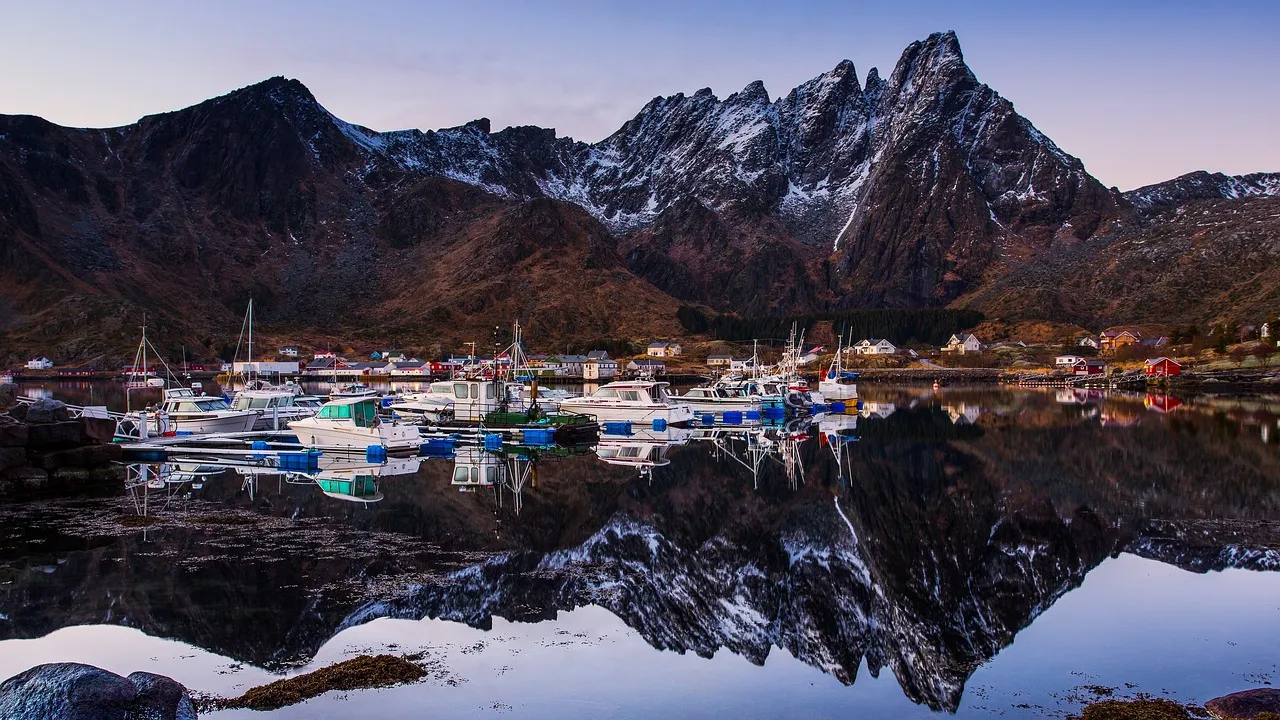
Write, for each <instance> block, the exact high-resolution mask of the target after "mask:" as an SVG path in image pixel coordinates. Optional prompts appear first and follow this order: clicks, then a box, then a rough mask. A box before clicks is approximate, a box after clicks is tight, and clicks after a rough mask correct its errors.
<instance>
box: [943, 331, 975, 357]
mask: <svg viewBox="0 0 1280 720" xmlns="http://www.w3.org/2000/svg"><path fill="white" fill-rule="evenodd" d="M942 352H953V353H959V354H961V355H963V354H965V353H971V352H982V341H981V340H979V339H978V338H977V336H975V335H974V334H973V333H958V334H956V335H952V336H951V339H950V340H948V341H947V344H946V345H943V346H942Z"/></svg>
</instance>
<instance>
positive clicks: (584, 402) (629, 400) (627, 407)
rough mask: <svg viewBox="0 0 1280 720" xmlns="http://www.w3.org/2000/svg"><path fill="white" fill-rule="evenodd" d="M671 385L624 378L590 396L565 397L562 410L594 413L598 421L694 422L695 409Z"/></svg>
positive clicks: (587, 413)
mask: <svg viewBox="0 0 1280 720" xmlns="http://www.w3.org/2000/svg"><path fill="white" fill-rule="evenodd" d="M669 386H670V384H669V383H665V382H655V381H652V380H620V381H617V382H611V383H609V384H607V385H603V386H601V387H600V389H598V390H596V391H595V392H594V393H591V394H590V395H587V396H584V397H577V398H570V399H568V400H564V401H563V402H561V403H560V409H561V410H564V411H568V412H575V413H582V414H585V415H592V416H594V417H595V418H596V420H597V422H617V421H625V422H633V423H642V424H644V423H653V422H654V421H655V420H662V421H664V422H666V423H667V424H670V425H675V424H677V423H687V422H690V421H691V420H693V409H692V408H690V407H689V405H688V404H686V403H684V402H683V401H682V400H681V399H680V398H673V397H671V395H670V394H668V392H667V388H668V387H669Z"/></svg>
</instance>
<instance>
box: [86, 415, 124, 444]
mask: <svg viewBox="0 0 1280 720" xmlns="http://www.w3.org/2000/svg"><path fill="white" fill-rule="evenodd" d="M80 424H81V425H83V426H84V439H85V440H86V441H88V442H94V443H98V444H107V443H110V442H111V441H113V440H115V438H116V421H115V420H111V419H110V418H92V417H86V418H80Z"/></svg>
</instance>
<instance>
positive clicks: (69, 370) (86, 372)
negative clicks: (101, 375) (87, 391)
mask: <svg viewBox="0 0 1280 720" xmlns="http://www.w3.org/2000/svg"><path fill="white" fill-rule="evenodd" d="M95 372H96V371H95V370H94V369H93V368H88V367H64V368H58V377H92V376H93V375H94V373H95Z"/></svg>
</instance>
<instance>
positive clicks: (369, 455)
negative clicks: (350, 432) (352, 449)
mask: <svg viewBox="0 0 1280 720" xmlns="http://www.w3.org/2000/svg"><path fill="white" fill-rule="evenodd" d="M364 461H365V462H370V463H383V462H386V461H387V449H386V448H384V447H382V446H381V445H370V446H369V447H367V448H365V449H364Z"/></svg>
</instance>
